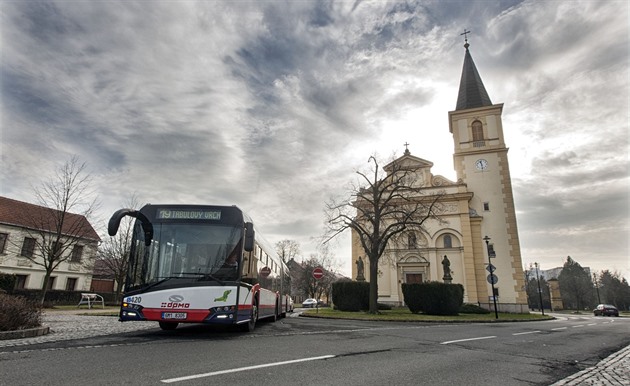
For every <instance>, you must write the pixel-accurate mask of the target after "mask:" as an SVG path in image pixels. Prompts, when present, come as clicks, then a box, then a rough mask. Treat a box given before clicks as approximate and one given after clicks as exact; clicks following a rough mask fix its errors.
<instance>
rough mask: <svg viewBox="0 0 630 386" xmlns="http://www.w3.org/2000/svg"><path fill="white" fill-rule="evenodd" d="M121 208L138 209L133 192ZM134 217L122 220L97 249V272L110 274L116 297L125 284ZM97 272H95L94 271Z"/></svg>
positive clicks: (136, 198)
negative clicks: (110, 235)
mask: <svg viewBox="0 0 630 386" xmlns="http://www.w3.org/2000/svg"><path fill="white" fill-rule="evenodd" d="M122 207H123V208H131V209H139V208H140V205H139V200H138V197H137V196H136V195H135V194H134V195H132V196H131V198H129V200H128V201H127V202H126V203H125V204H124V205H123V206H122ZM133 222H134V219H133V218H131V217H127V218H125V219H123V220H122V222H121V224H120V227H119V228H118V233H116V236H112V237H110V238H109V239H106V240H105V241H104V242H103V243H102V244H101V246H100V248H99V251H98V261H97V262H96V266H97V267H98V273H99V274H103V275H107V276H110V277H112V278H113V279H114V281H115V283H116V288H115V291H116V297H117V298H118V297H120V294H121V292H122V288H123V286H124V284H125V276H126V274H127V269H128V267H129V254H130V251H131V236H132V233H133ZM95 273H97V272H95Z"/></svg>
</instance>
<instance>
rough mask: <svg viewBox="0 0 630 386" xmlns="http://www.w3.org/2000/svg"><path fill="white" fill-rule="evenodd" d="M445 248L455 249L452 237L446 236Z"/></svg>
mask: <svg viewBox="0 0 630 386" xmlns="http://www.w3.org/2000/svg"><path fill="white" fill-rule="evenodd" d="M444 248H453V239H452V238H451V235H444Z"/></svg>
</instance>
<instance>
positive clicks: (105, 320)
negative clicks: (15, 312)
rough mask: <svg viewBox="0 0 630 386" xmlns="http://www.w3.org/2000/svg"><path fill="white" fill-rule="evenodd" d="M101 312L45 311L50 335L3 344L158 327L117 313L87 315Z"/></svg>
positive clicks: (3, 344) (77, 337)
mask: <svg viewBox="0 0 630 386" xmlns="http://www.w3.org/2000/svg"><path fill="white" fill-rule="evenodd" d="M98 312H103V310H98V309H92V310H89V311H88V310H78V311H74V312H72V311H71V312H67V311H52V312H44V316H43V325H44V326H48V327H50V332H49V333H48V334H46V335H42V336H36V337H32V338H20V339H7V340H0V347H12V346H27V345H31V344H38V343H47V342H58V341H62V340H71V339H82V338H90V337H94V336H102V335H109V334H119V333H123V332H130V331H137V330H146V329H151V328H159V327H158V325H157V323H155V322H133V323H121V322H119V321H118V318H117V317H114V316H97V315H85V314H86V313H98Z"/></svg>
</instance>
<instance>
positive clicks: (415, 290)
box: [402, 282, 464, 315]
mask: <svg viewBox="0 0 630 386" xmlns="http://www.w3.org/2000/svg"><path fill="white" fill-rule="evenodd" d="M402 292H403V297H404V299H405V304H407V307H409V310H410V311H411V312H413V313H414V314H417V313H419V312H423V313H425V314H427V315H458V313H459V309H460V307H461V306H462V304H464V286H462V285H461V284H446V283H441V282H428V283H419V284H408V283H403V284H402Z"/></svg>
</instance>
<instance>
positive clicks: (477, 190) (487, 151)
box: [352, 39, 528, 313]
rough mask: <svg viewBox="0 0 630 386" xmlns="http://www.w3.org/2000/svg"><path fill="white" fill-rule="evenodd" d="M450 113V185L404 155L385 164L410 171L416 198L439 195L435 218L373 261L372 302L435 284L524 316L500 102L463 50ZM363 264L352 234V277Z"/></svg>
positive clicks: (363, 274)
mask: <svg viewBox="0 0 630 386" xmlns="http://www.w3.org/2000/svg"><path fill="white" fill-rule="evenodd" d="M464 48H465V49H466V51H465V56H464V65H463V69H462V74H461V80H460V85H459V93H458V95H457V104H456V108H455V110H454V111H450V112H449V113H448V117H449V130H450V132H451V133H452V135H453V144H454V152H453V163H454V167H455V171H456V175H457V181H455V182H454V181H450V180H448V179H447V178H445V177H442V176H439V175H433V174H432V173H431V167H432V166H433V163H431V162H430V161H427V160H425V159H422V158H420V157H416V156H414V155H412V154H411V152H410V151H409V149H408V148H407V149H406V150H405V153H404V154H403V155H402V157H400V158H398V159H396V160H394V161H392V163H390V164H389V165H387V166H385V167H384V168H383V169H384V170H385V171H386V172H390V171H391V170H392V165H395V164H398V165H406V167H407V168H412V169H410V170H414V173H416V174H417V175H416V176H414V177H415V178H416V180H417V181H421V183H422V190H423V194H424V197H428V198H431V196H432V195H433V196H435V195H440V198H439V202H440V216H439V217H440V219H439V220H437V219H429V220H427V221H426V222H425V223H424V227H423V228H424V229H423V230H422V231H413V232H408V234H407V235H406V238H404V237H403V240H405V241H404V242H400V241H398V242H390V243H389V244H388V245H387V248H386V250H385V252H384V254H383V256H382V257H381V259H380V260H379V269H378V302H379V303H384V304H390V305H404V299H403V295H402V290H401V285H402V284H403V283H419V282H426V281H440V282H447V283H457V284H461V285H463V287H464V302H465V303H473V304H478V305H480V306H482V307H484V308H487V309H489V310H494V305H495V302H496V306H497V308H498V310H499V311H500V312H518V313H520V312H528V307H527V297H526V293H525V280H524V274H523V268H522V267H523V264H522V261H521V249H520V244H519V237H518V229H517V224H516V213H515V208H514V198H513V194H512V183H511V177H510V168H509V165H508V155H507V153H508V148H507V147H506V144H505V141H504V136H503V124H502V120H501V115H502V112H503V104H502V103H501V104H493V103H492V102H491V100H490V97H489V96H488V93H487V92H486V89H485V87H484V84H483V82H482V80H481V77H480V75H479V72H478V71H477V68H476V66H475V63H474V62H473V59H472V56H471V54H470V52H469V49H468V48H469V44H468V40H467V39H466V44H465V45H464ZM364 264H365V268H367V266H368V264H369V262H368V261H367V259H366V256H365V253H364V252H363V249H362V248H361V245H360V243H359V240H358V236H357V234H356V233H355V232H353V234H352V270H353V272H352V277H353V279H355V280H368V281H369V280H370V278H369V272H368V271H369V270H368V269H362V267H363V266H364Z"/></svg>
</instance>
